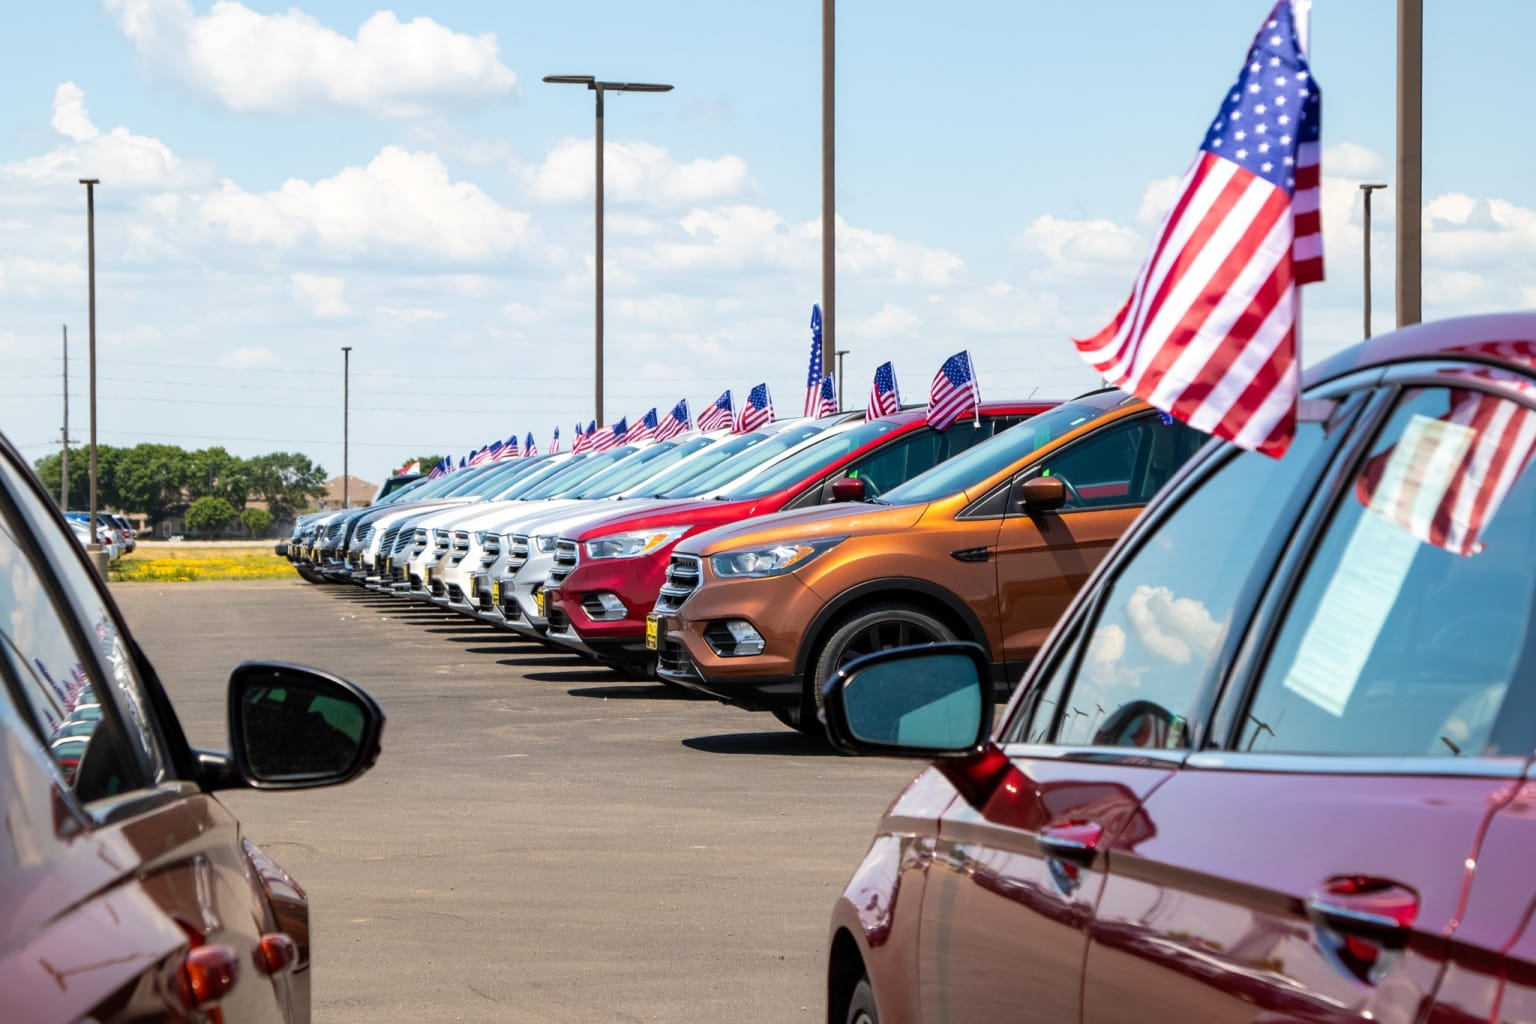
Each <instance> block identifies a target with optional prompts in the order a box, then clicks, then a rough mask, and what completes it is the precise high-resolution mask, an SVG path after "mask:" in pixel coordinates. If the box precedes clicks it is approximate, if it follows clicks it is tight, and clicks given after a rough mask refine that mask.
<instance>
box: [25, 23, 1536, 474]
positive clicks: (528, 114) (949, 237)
mask: <svg viewBox="0 0 1536 1024" xmlns="http://www.w3.org/2000/svg"><path fill="white" fill-rule="evenodd" d="M1428 6H1429V7H1430V8H1431V10H1429V11H1428V12H1426V40H1427V41H1426V59H1425V63H1426V72H1425V78H1426V84H1425V150H1426V156H1425V182H1424V194H1425V200H1426V242H1425V252H1426V255H1425V313H1426V316H1429V317H1438V316H1448V315H1456V314H1461V313H1468V312H1480V311H1486V310H1491V309H1505V308H1516V307H1529V306H1531V305H1533V304H1536V279H1533V277H1532V274H1531V270H1532V265H1533V263H1536V173H1533V172H1536V166H1533V162H1536V161H1533V155H1532V147H1531V145H1530V143H1529V142H1526V141H1525V140H1523V139H1521V138H1519V137H1518V134H1517V131H1512V129H1518V126H1519V125H1520V124H1523V123H1525V122H1526V121H1527V120H1528V113H1527V110H1528V97H1529V95H1530V93H1531V87H1530V83H1529V81H1528V73H1527V72H1525V71H1524V67H1525V64H1526V60H1525V50H1526V47H1525V46H1524V45H1523V43H1524V42H1525V41H1526V40H1529V39H1530V38H1531V37H1532V34H1533V30H1536V6H1533V5H1530V4H1528V3H1522V2H1517V0H1487V2H1482V3H1478V4H1463V5H1455V7H1454V9H1453V7H1452V5H1444V4H1431V5H1428ZM1267 7H1268V4H1267V3H1265V2H1263V0H1259V2H1249V0H1242V2H1234V0H1200V2H1196V0H1189V2H1184V3H1179V2H1170V3H1167V4H1163V5H1159V6H1152V5H1147V4H1144V3H1128V2H1119V0H1104V2H1100V3H1095V4H1040V3H1019V2H1012V3H1003V2H995V3H994V2H984V0H976V2H972V3H967V4H963V5H951V8H952V9H950V10H947V11H944V12H942V13H940V12H939V11H938V10H937V9H936V8H935V7H934V6H933V5H931V4H918V3H909V2H898V3H881V4H875V3H868V2H864V3H855V2H852V0H844V2H843V3H842V4H841V5H840V10H839V12H838V81H837V87H838V124H837V130H838V196H837V201H838V212H839V215H840V216H841V217H842V218H843V222H844V226H843V228H842V229H840V232H839V275H838V336H837V337H838V344H839V347H841V348H847V349H849V355H848V357H847V360H846V363H845V369H846V373H847V378H848V379H847V381H846V382H845V389H846V394H847V397H848V402H849V404H850V405H854V404H862V400H863V395H864V394H865V393H866V392H867V390H868V387H869V379H870V375H871V374H872V372H873V369H874V367H875V365H876V364H878V363H880V362H882V361H884V360H886V359H893V360H895V363H896V369H897V375H898V378H899V380H900V381H901V383H902V386H903V391H904V397H905V398H906V399H907V400H908V401H917V400H921V399H922V397H923V396H924V395H925V393H926V388H927V383H928V381H929V380H930V378H931V377H932V375H933V373H934V371H935V370H936V369H937V367H938V365H939V364H940V363H941V362H942V361H943V359H944V358H945V357H946V356H947V355H949V354H950V353H952V352H954V351H956V350H958V349H961V348H968V349H970V350H971V352H972V354H973V356H974V359H975V363H976V366H977V371H978V375H979V377H980V381H981V387H982V391H983V394H984V395H986V396H992V397H1007V396H1010V395H1024V394H1028V393H1030V392H1031V391H1035V390H1036V389H1038V393H1039V394H1041V395H1056V396H1063V397H1065V396H1069V395H1070V394H1072V393H1074V392H1076V391H1078V390H1081V389H1083V388H1085V387H1088V386H1091V385H1092V384H1093V383H1094V382H1095V378H1094V376H1093V374H1092V372H1091V371H1090V370H1089V369H1088V367H1087V365H1086V364H1085V363H1083V362H1082V361H1081V359H1080V358H1079V357H1078V356H1077V354H1076V352H1075V350H1074V349H1073V347H1072V345H1071V343H1070V340H1069V339H1070V338H1071V337H1073V336H1074V335H1076V336H1083V335H1087V334H1091V333H1093V332H1094V331H1096V330H1098V329H1099V328H1100V327H1101V326H1103V323H1104V322H1105V321H1106V320H1107V319H1108V317H1109V316H1110V315H1111V314H1112V313H1113V312H1114V310H1115V309H1116V308H1117V307H1118V306H1119V304H1120V303H1121V302H1122V301H1123V300H1124V298H1125V294H1126V292H1127V290H1128V288H1129V287H1130V283H1131V281H1132V279H1133V277H1134V275H1135V272H1136V269H1137V266H1138V265H1139V262H1140V259H1141V256H1142V255H1143V253H1144V251H1145V246H1146V244H1147V240H1148V238H1149V236H1150V234H1151V233H1152V231H1153V230H1154V229H1155V228H1156V222H1157V219H1158V217H1159V216H1160V215H1161V212H1162V210H1163V208H1164V206H1165V205H1166V203H1167V201H1168V197H1169V194H1170V191H1171V188H1172V183H1173V182H1174V181H1176V179H1177V178H1178V176H1179V175H1180V174H1181V173H1182V172H1183V171H1184V169H1185V167H1186V166H1187V165H1188V163H1189V162H1190V160H1191V159H1192V158H1193V156H1194V152H1195V147H1196V146H1197V145H1198V144H1199V141H1200V139H1201V136H1202V132H1203V130H1204V127H1205V125H1206V123H1207V121H1208V119H1209V117H1210V115H1211V113H1212V112H1213V111H1214V110H1215V109H1216V108H1217V106H1218V104H1219V102H1220V100H1221V98H1222V95H1223V93H1224V90H1225V88H1226V86H1227V85H1228V84H1229V83H1230V82H1231V80H1232V78H1233V77H1234V75H1235V73H1236V70H1237V68H1238V65H1239V62H1240V61H1241V59H1242V57H1243V54H1244V53H1245V51H1246V48H1247V45H1248V43H1249V41H1250V40H1251V38H1252V35H1253V32H1254V31H1255V30H1256V29H1257V27H1258V25H1259V22H1260V20H1261V19H1262V18H1263V16H1264V15H1265V13H1266V12H1267ZM1395 8H1396V4H1395V3H1394V2H1393V0H1349V2H1347V3H1346V2H1341V0H1318V3H1317V5H1316V8H1315V10H1314V14H1313V38H1312V51H1313V52H1312V56H1313V65H1314V70H1315V72H1316V77H1317V79H1318V80H1319V82H1320V83H1321V85H1322V88H1323V96H1324V131H1323V142H1324V146H1325V156H1324V164H1323V170H1324V176H1325V196H1324V224H1325V245H1326V249H1327V258H1328V261H1329V263H1328V266H1329V280H1328V281H1327V282H1325V283H1324V284H1322V285H1318V286H1314V287H1312V288H1309V289H1308V290H1307V292H1306V297H1305V302H1304V319H1303V328H1302V351H1303V357H1304V359H1306V360H1307V361H1309V362H1310V361H1312V360H1315V359H1317V358H1320V357H1321V356H1323V355H1326V354H1328V353H1330V352H1332V351H1335V350H1337V349H1338V348H1339V347H1341V346H1343V345H1346V344H1348V343H1350V342H1351V341H1353V340H1355V339H1356V338H1357V337H1358V334H1359V330H1360V326H1359V319H1360V314H1359V309H1360V300H1361V280H1360V269H1359V268H1360V245H1361V232H1360V213H1361V211H1360V202H1359V198H1358V192H1357V190H1356V186H1357V184H1358V183H1359V182H1361V181H1366V180H1375V181H1384V182H1391V181H1392V179H1393V174H1392V170H1393V168H1392V153H1393V146H1394V110H1393V74H1394V72H1393V60H1394V32H1395V29H1394V18H1395ZM1149 12H1151V13H1149ZM819 26H820V3H819V2H817V0H800V2H796V3H786V4H769V5H755V6H751V7H747V6H743V5H736V4H718V3H701V2H668V0H658V2H656V3H652V4H649V5H637V4H630V3H622V4H621V3H606V2H595V3H588V4H583V5H566V4H555V5H532V4H510V3H472V2H468V0H458V2H441V0H440V2H435V3H430V4H428V3H417V4H395V5H392V6H381V5H380V4H379V3H376V2H370V3H356V2H351V0H326V2H325V3H323V4H322V3H319V2H318V0H309V2H308V3H302V2H301V3H299V4H298V5H288V4H270V3H262V2H256V0H248V2H245V3H235V2H222V3H218V4H212V3H208V2H206V0H105V2H100V3H97V2H91V0H73V2H64V3H58V4H31V5H22V6H18V7H17V9H16V10H14V11H10V12H8V17H7V30H6V33H5V37H4V41H3V42H0V47H3V54H0V55H3V58H4V59H3V60H0V84H3V86H4V88H5V94H6V96H7V97H8V102H7V104H6V105H5V112H4V115H3V121H0V309H3V310H4V313H5V316H4V318H3V320H0V358H4V359H5V365H6V366H7V368H8V372H7V373H6V375H5V376H4V377H0V431H3V432H4V433H5V434H6V435H7V436H8V437H9V438H10V439H11V440H12V441H13V442H15V443H17V444H18V445H20V446H21V447H22V449H23V452H24V453H25V454H26V455H27V456H28V457H29V458H36V457H37V456H39V455H42V454H45V453H46V452H48V451H50V450H52V447H53V446H55V445H56V444H57V439H58V427H59V420H60V404H61V403H60V382H59V325H60V324H61V323H67V324H68V325H69V328H70V336H71V342H72V344H71V371H72V372H71V394H72V404H71V416H72V435H73V436H74V437H76V438H83V437H85V429H86V428H85V420H84V409H85V376H84V365H85V337H86V288H85V274H84V264H85V251H84V249H85V247H84V242H85V239H84V234H85V231H84V198H83V195H82V191H83V190H82V189H81V187H80V186H79V185H78V184H76V183H75V179H76V178H78V177H81V176H82V175H87V174H89V175H94V176H97V177H100V178H101V179H102V182H103V183H102V185H101V187H100V189H99V191H98V194H97V261H98V264H97V265H98V278H97V284H98V310H99V312H98V359H99V363H100V370H99V384H100V399H99V427H98V430H99V437H100V439H101V440H102V441H103V442H104V443H110V444H123V445H128V444H134V443H138V442H140V441H164V442H168V443H175V444H181V445H183V446H185V447H189V448H195V447H204V446H207V445H213V444H221V445H223V446H225V447H227V448H229V449H230V450H231V451H234V452H236V453H239V454H243V455H255V454H259V453H262V452H266V451H274V450H288V451H302V452H305V453H307V454H309V455H310V456H311V457H313V458H315V459H316V460H318V461H319V462H321V463H322V464H323V465H324V466H325V467H326V469H327V470H329V471H330V472H332V473H337V472H339V471H340V469H341V366H342V360H341V352H340V347H341V346H342V345H351V346H352V347H353V351H352V357H351V359H352V363H351V366H352V370H351V409H352V415H351V443H352V447H351V469H352V471H353V472H354V473H355V474H357V475H360V476H363V477H365V478H367V479H378V478H380V477H381V476H382V475H383V474H384V472H385V471H387V470H388V469H389V468H390V467H391V465H393V464H396V463H398V461H399V460H400V459H401V458H403V457H404V456H406V455H408V454H411V453H414V452H420V451H428V450H436V451H454V452H458V453H462V452H464V451H466V450H468V449H470V448H472V447H475V446H478V445H480V444H482V443H485V442H487V441H489V440H491V439H492V438H495V437H505V436H507V435H508V434H511V433H513V432H516V433H517V434H518V435H519V436H521V435H522V434H523V433H525V432H527V431H530V430H531V431H533V432H534V433H535V435H536V437H537V438H538V439H539V443H540V444H541V446H542V445H547V443H548V437H549V434H550V431H551V429H552V428H553V427H554V426H555V425H556V424H557V423H558V424H560V425H561V428H562V434H563V435H564V436H565V437H567V438H569V435H570V425H571V423H572V422H574V421H575V420H577V419H578V418H579V419H581V420H583V421H584V420H585V419H587V418H588V417H590V415H591V412H592V408H591V406H592V397H591V390H592V389H591V384H590V379H591V378H590V374H591V349H592V344H591V321H592V277H591V274H592V268H591V260H592V191H591V188H592V182H591V163H592V158H591V145H592V99H591V95H590V94H589V93H587V92H585V91H583V90H579V89H575V88H571V87H569V86H565V87H557V86H551V85H546V84H544V83H542V82H541V81H540V79H541V78H542V76H544V75H546V74H555V73H560V74H586V73H592V74H597V75H599V76H601V77H603V78H606V79H611V80H624V79H630V80H648V81H666V82H671V83H673V84H674V85H675V86H676V89H675V91H674V92H672V93H670V94H666V95H630V96H612V95H610V97H609V100H608V104H607V139H608V144H609V148H608V151H607V171H608V182H607V186H608V187H607V193H606V207H605V208H606V211H607V247H606V248H607V252H606V256H607V260H606V267H607V289H606V308H607V317H606V342H607V345H606V357H607V364H608V374H607V398H606V406H607V412H608V414H609V418H610V419H616V418H618V417H619V416H621V415H630V416H633V415H637V414H640V413H643V412H644V411H645V410H646V409H648V408H650V407H651V406H661V407H663V409H665V408H666V407H669V406H670V405H671V404H672V403H674V402H675V401H677V399H679V398H682V397H687V398H688V399H690V401H691V403H692V404H693V406H694V408H695V409H697V408H700V407H702V406H703V405H704V404H705V403H707V402H708V401H710V400H711V399H713V398H714V396H715V395H716V394H718V393H719V392H720V391H721V390H723V389H724V388H726V387H731V388H733V389H735V390H736V392H737V393H738V395H744V394H745V392H746V390H747V389H748V388H750V387H751V386H752V385H753V384H755V383H757V382H758V381H760V380H767V381H768V383H769V384H770V387H771V388H772V391H773V393H774V396H775V400H776V403H777V405H778V408H779V410H780V413H781V415H788V414H794V413H798V411H799V408H800V404H801V400H802V390H801V389H802V387H803V381H804V376H803V375H804V366H805V356H806V349H807V345H808V341H809V335H808V331H807V329H806V323H807V320H808V316H809V311H810V305H811V303H812V302H815V301H817V299H818V298H819V290H820V264H819V259H820V245H819V224H820V126H819V116H820V87H821V83H820V39H819ZM1391 196H1392V193H1391V191H1390V190H1389V191H1388V192H1386V193H1382V194H1379V195H1378V198H1377V201H1376V204H1375V208H1374V213H1375V223H1376V228H1377V230H1376V235H1375V242H1374V245H1375V250H1374V251H1375V254H1376V256H1377V259H1376V265H1377V274H1376V280H1375V285H1374V297H1375V302H1376V310H1377V312H1378V316H1377V319H1376V328H1377V330H1384V329H1387V328H1388V327H1390V326H1391V322H1392V274H1391V265H1390V253H1391V246H1392V229H1393V224H1394V217H1393V210H1392V199H1391Z"/></svg>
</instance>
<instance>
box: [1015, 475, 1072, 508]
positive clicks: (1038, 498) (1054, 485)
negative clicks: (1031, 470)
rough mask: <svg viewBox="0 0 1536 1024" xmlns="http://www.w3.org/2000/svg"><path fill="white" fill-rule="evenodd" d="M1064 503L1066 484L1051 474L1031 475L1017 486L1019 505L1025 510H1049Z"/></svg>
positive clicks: (1065, 501)
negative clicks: (1031, 476)
mask: <svg viewBox="0 0 1536 1024" xmlns="http://www.w3.org/2000/svg"><path fill="white" fill-rule="evenodd" d="M1066 503H1067V488H1066V485H1065V484H1063V483H1062V482H1061V481H1060V480H1058V479H1056V478H1055V477H1053V476H1037V477H1033V478H1031V479H1029V480H1025V481H1024V484H1023V486H1022V487H1020V488H1019V505H1020V506H1021V507H1022V508H1023V509H1024V511H1026V512H1049V511H1051V510H1052V509H1057V508H1061V506H1063V505H1065V504H1066Z"/></svg>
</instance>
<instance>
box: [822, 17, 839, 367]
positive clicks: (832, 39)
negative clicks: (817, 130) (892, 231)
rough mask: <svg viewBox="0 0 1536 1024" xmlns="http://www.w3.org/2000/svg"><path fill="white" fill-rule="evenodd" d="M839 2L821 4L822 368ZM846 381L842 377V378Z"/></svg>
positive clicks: (833, 245)
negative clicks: (837, 8)
mask: <svg viewBox="0 0 1536 1024" xmlns="http://www.w3.org/2000/svg"><path fill="white" fill-rule="evenodd" d="M836 7H837V4H836V0H821V365H822V366H830V365H832V359H831V356H832V353H833V352H835V351H836V350H837V188H836V165H837V160H836V151H835V142H836V140H835V136H836V134H837V132H836V128H837V118H836V116H835V115H836V112H837V75H836V69H837V68H836V65H837V61H836V57H837V40H836V36H835V32H834V29H835V28H836V25H837V16H836ZM838 379H839V380H841V379H842V374H838Z"/></svg>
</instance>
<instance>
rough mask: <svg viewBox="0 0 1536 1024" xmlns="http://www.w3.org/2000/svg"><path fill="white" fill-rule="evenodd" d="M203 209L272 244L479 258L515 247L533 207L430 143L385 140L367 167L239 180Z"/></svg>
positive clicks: (346, 253)
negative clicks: (412, 147)
mask: <svg viewBox="0 0 1536 1024" xmlns="http://www.w3.org/2000/svg"><path fill="white" fill-rule="evenodd" d="M201 210H202V216H203V217H204V218H205V219H206V221H207V222H208V223H209V224H212V225H214V226H215V227H217V228H219V229H220V230H222V231H224V232H225V233H226V234H228V236H229V237H230V238H232V239H233V240H235V241H237V242H241V243H245V244H247V245H257V246H267V247H271V248H275V249H295V248H299V247H301V246H313V247H314V248H316V249H318V250H319V251H320V252H322V253H324V254H327V255H330V256H336V257H355V256H364V255H369V256H389V257H392V258H397V259H406V260H415V259H419V258H422V257H439V258H444V259H448V260H453V261H458V262H465V263H473V262H480V261H485V260H491V259H495V258H497V257H500V256H504V255H506V254H507V253H509V252H511V251H513V250H514V249H515V248H516V247H517V246H518V245H519V243H520V242H522V241H523V240H524V239H525V238H526V236H527V234H528V215H527V214H525V213H520V212H517V211H515V210H509V209H507V208H506V207H504V206H502V205H500V204H499V203H497V202H496V201H495V200H493V199H492V198H491V197H489V196H487V195H486V194H485V193H484V192H482V191H481V190H480V189H479V188H478V187H476V186H475V185H472V184H469V183H467V182H455V181H452V180H450V178H449V175H448V168H447V167H445V166H444V165H443V162H442V161H441V160H440V159H438V158H437V157H436V156H435V155H433V154H431V153H412V152H408V151H406V150H403V149H399V148H397V147H394V146H388V147H385V148H384V149H383V150H382V151H381V152H380V153H379V155H378V156H376V157H374V158H373V160H372V161H370V162H369V164H368V166H367V167H348V168H346V169H345V170H343V171H341V172H340V173H338V174H337V175H335V176H334V177H331V178H325V179H323V180H321V181H317V182H314V183H310V182H306V181H299V180H297V179H290V180H289V181H287V182H284V183H283V186H282V187H281V188H279V189H278V190H277V191H276V192H266V193H260V194H255V193H250V192H246V191H244V190H243V189H241V188H240V187H239V186H238V185H236V184H234V183H233V182H230V181H226V182H224V183H223V185H222V187H221V188H220V189H219V190H218V191H217V192H214V193H212V194H210V195H208V196H206V197H204V198H203V199H202V201H201Z"/></svg>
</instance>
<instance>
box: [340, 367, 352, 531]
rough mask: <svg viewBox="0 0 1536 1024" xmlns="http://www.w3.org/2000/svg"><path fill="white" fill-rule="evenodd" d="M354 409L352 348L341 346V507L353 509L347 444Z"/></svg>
mask: <svg viewBox="0 0 1536 1024" xmlns="http://www.w3.org/2000/svg"><path fill="white" fill-rule="evenodd" d="M351 408H352V346H351V345H343V346H341V507H342V508H351V507H352V500H351V497H350V495H349V492H348V488H349V487H350V486H351V481H350V480H348V479H347V472H348V470H347V444H348V440H347V439H348V437H349V427H350V424H349V423H348V420H349V419H350V417H351Z"/></svg>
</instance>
